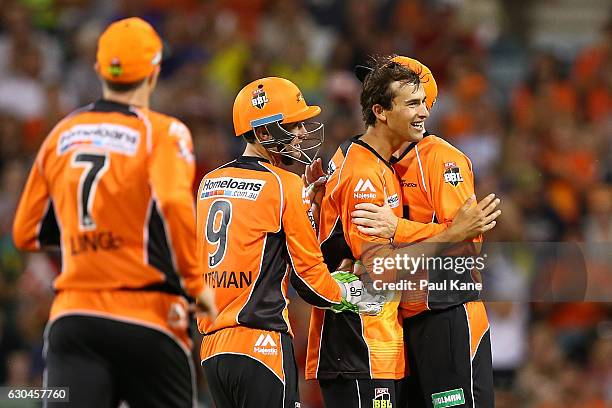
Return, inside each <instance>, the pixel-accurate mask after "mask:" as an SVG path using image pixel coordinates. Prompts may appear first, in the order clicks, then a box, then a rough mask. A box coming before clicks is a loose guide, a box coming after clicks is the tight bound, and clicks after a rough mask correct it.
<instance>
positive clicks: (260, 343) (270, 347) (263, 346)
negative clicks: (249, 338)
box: [253, 333, 278, 355]
mask: <svg viewBox="0 0 612 408" xmlns="http://www.w3.org/2000/svg"><path fill="white" fill-rule="evenodd" d="M253 352H254V353H261V354H266V355H276V354H278V349H277V348H276V343H275V342H274V339H273V338H272V336H271V335H270V334H269V333H268V334H263V333H261V334H260V335H259V338H258V339H257V341H256V342H255V346H254V347H253Z"/></svg>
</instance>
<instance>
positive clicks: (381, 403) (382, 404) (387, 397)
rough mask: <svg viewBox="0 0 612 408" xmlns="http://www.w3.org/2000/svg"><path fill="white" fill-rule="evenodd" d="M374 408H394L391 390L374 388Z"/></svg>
mask: <svg viewBox="0 0 612 408" xmlns="http://www.w3.org/2000/svg"><path fill="white" fill-rule="evenodd" d="M372 408H393V403H392V402H391V393H390V392H389V388H374V399H373V400H372Z"/></svg>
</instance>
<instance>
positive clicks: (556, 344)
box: [0, 0, 612, 408]
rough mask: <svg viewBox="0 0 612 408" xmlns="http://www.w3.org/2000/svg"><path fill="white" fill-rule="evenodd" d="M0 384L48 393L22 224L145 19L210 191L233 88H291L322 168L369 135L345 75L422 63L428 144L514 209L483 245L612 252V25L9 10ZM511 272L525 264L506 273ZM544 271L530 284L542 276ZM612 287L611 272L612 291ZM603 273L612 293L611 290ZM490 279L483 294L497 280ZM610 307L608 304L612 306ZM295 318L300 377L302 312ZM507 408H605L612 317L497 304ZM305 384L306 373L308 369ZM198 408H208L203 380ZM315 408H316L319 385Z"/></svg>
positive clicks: (598, 21)
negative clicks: (111, 33) (103, 66)
mask: <svg viewBox="0 0 612 408" xmlns="http://www.w3.org/2000/svg"><path fill="white" fill-rule="evenodd" d="M0 6H1V8H0V10H1V11H0V305H1V308H0V384H4V385H9V386H37V385H40V384H41V381H42V369H43V360H42V356H41V351H42V333H43V329H44V325H45V322H46V319H47V314H48V309H49V305H50V302H51V300H52V296H53V294H52V291H51V286H50V284H51V281H52V279H53V278H54V276H55V275H56V274H57V273H58V262H57V258H54V257H53V256H48V255H44V254H30V255H24V254H20V253H19V252H17V251H16V249H15V248H14V246H13V244H12V241H11V225H12V219H13V215H14V211H15V206H16V204H17V200H18V198H19V194H20V191H21V189H22V187H23V185H24V182H25V178H26V177H27V172H28V170H29V167H30V165H31V163H32V159H33V157H34V155H35V153H36V150H37V148H38V146H39V145H40V143H41V141H42V139H43V138H44V136H45V134H46V132H48V131H49V130H50V128H51V127H52V126H53V124H54V123H56V122H57V121H58V120H59V119H60V118H61V117H62V116H63V115H65V114H67V113H68V112H70V111H71V110H72V109H74V108H75V107H77V106H79V105H83V104H85V103H87V102H89V101H91V100H94V99H96V98H98V97H99V95H100V90H99V89H100V86H99V83H98V81H97V79H96V76H95V74H94V71H93V69H92V64H93V63H94V57H95V49H96V40H97V36H98V35H99V34H100V32H101V31H102V29H103V28H104V26H105V25H106V24H107V23H108V22H110V21H112V20H115V19H117V18H120V17H125V16H133V15H136V16H141V17H144V18H145V19H147V20H148V21H149V22H151V23H152V24H153V25H154V26H155V27H156V28H157V30H158V31H159V32H160V33H161V36H162V37H163V39H164V41H165V46H166V51H165V59H164V62H163V70H162V78H161V81H160V83H159V86H158V90H157V92H156V93H155V95H154V98H153V105H152V106H153V108H154V109H157V110H159V111H161V112H164V113H168V114H171V115H175V116H177V117H179V118H180V119H182V120H183V121H185V123H186V124H187V125H188V126H189V127H190V128H191V131H192V133H193V138H194V142H195V146H196V156H197V168H198V176H197V177H198V180H199V178H200V177H201V176H202V175H203V174H204V173H205V172H206V171H207V170H210V169H213V168H215V167H217V166H218V165H219V164H221V163H223V162H226V161H228V160H230V159H231V158H232V157H233V156H234V155H236V154H237V153H238V152H240V150H241V147H242V146H241V143H240V141H239V140H237V139H236V138H234V137H233V133H232V132H233V129H232V126H231V123H232V122H231V106H232V102H233V98H234V96H235V94H236V93H237V91H238V90H239V89H240V87H241V86H242V85H243V84H245V83H247V82H249V81H251V80H253V79H256V78H258V77H262V76H270V75H278V76H283V77H286V78H289V79H291V80H292V81H294V82H296V83H297V84H298V85H299V86H300V88H301V89H302V90H303V92H304V94H305V97H306V99H307V100H308V102H309V103H311V104H313V103H318V104H320V105H321V106H322V107H323V114H322V121H323V122H324V123H325V128H326V129H325V130H326V131H325V133H326V140H325V145H324V146H325V147H324V150H323V151H322V155H323V156H324V157H329V155H330V154H331V153H332V152H333V151H334V150H335V148H336V147H337V145H338V144H339V143H340V142H341V141H342V140H343V139H345V138H347V137H349V136H352V135H354V134H357V133H359V132H361V130H362V124H361V118H360V111H359V103H358V100H359V88H360V84H359V83H358V82H357V81H356V79H355V78H354V76H353V74H352V67H353V66H354V65H355V64H357V63H363V62H365V61H366V60H367V56H368V55H370V54H372V53H378V54H389V53H398V54H402V55H407V56H411V57H414V58H417V59H419V60H421V61H422V62H424V63H425V64H426V65H428V66H429V67H430V68H431V70H432V71H433V73H434V75H435V78H436V79H437V82H438V86H439V88H440V96H439V98H438V102H437V104H436V105H435V107H434V109H433V112H432V115H431V117H430V119H429V120H428V126H427V129H428V130H429V131H430V132H432V133H435V134H438V135H440V136H442V137H444V138H446V139H447V140H449V141H450V142H451V143H453V144H455V145H456V146H458V147H459V148H460V149H462V150H463V151H464V152H465V153H467V154H468V156H470V157H471V159H472V161H473V163H474V167H475V174H476V180H477V193H479V194H480V195H482V194H484V193H487V192H491V191H494V192H496V193H498V195H500V196H501V197H502V198H503V207H502V208H503V216H502V220H501V222H500V224H499V226H498V227H497V228H496V229H495V231H494V232H493V233H491V234H489V235H488V236H487V240H489V241H551V242H561V241H570V242H571V241H578V242H585V243H587V244H588V243H596V242H599V243H604V248H606V247H607V248H608V250H609V248H610V242H612V187H611V184H610V183H612V170H611V166H610V165H611V164H612V143H611V141H612V109H611V105H612V99H611V98H612V14H611V12H612V7H611V6H610V3H609V2H607V1H605V0H543V1H536V0H514V1H513V0H505V1H502V0H498V1H493V0H490V1H487V0H445V1H442V0H437V1H432V0H430V1H425V0H404V1H402V0H276V1H273V0H242V1H241V0H230V1H214V0H209V1H198V0H180V1H179V0H174V1H170V0H113V1H106V0H97V1H96V0H91V1H86V0H56V1H54V0H21V1H15V0H13V1H9V0H0ZM513 257H523V258H521V259H513ZM497 261H498V262H496V263H495V265H494V266H493V268H492V269H493V270H494V272H495V276H496V277H497V278H496V282H497V283H498V284H497V285H496V287H497V290H500V291H502V292H503V291H504V290H506V291H508V290H509V291H520V290H523V289H524V288H525V287H526V286H525V285H528V284H529V281H530V279H532V278H533V276H534V275H537V274H538V273H540V272H541V271H539V270H538V269H537V268H533V267H532V264H530V262H529V261H530V260H529V259H528V257H526V258H525V257H524V254H510V255H508V259H499V260H497ZM530 265H531V266H530ZM610 272H611V271H610V270H609V269H608V270H604V281H603V283H604V285H607V286H606V289H607V290H609V287H610V286H609V285H610V281H611V279H610ZM605 274H607V276H606V275H605ZM485 279H486V278H485ZM609 293H610V292H609V291H608V294H609ZM294 300H295V302H294V303H293V305H292V314H293V324H294V331H295V332H296V333H297V335H296V339H295V345H296V351H297V353H298V360H299V361H300V364H301V365H302V367H303V360H304V354H305V348H306V333H307V330H308V320H309V308H308V307H307V306H306V305H305V304H304V303H303V302H302V301H301V300H297V299H296V297H295V296H294ZM487 307H488V311H489V314H490V318H491V326H492V329H491V330H492V343H493V363H494V368H495V380H496V387H497V400H498V407H502V408H503V407H534V408H545V407H546V408H547V407H561V406H563V407H604V406H610V404H612V321H611V319H610V317H611V311H612V309H611V307H610V304H609V303H543V302H538V303H528V302H520V303H518V302H516V303H508V302H505V303H504V302H495V303H490V304H489V305H488V306H487ZM301 374H302V377H303V370H302V373H301ZM199 383H200V400H201V403H202V404H203V406H209V404H210V401H209V398H208V395H207V392H206V386H205V380H204V379H202V378H200V382H199ZM301 392H302V400H303V403H304V404H303V405H304V406H306V407H318V406H320V402H319V397H318V390H317V387H316V385H315V384H307V383H304V382H303V383H302V384H301Z"/></svg>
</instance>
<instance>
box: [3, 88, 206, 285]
mask: <svg viewBox="0 0 612 408" xmlns="http://www.w3.org/2000/svg"><path fill="white" fill-rule="evenodd" d="M193 177H194V162H193V155H192V142H191V135H190V133H189V130H188V129H187V127H186V126H185V125H183V124H182V123H181V122H179V121H178V120H176V119H174V118H171V117H168V116H165V115H162V114H160V113H156V112H153V111H149V110H146V109H138V108H135V107H133V106H128V105H123V104H119V103H115V102H110V101H105V100H101V101H98V102H96V103H93V104H91V105H88V106H86V107H84V108H82V109H80V110H78V111H76V112H74V113H73V114H71V115H69V116H68V117H66V118H65V119H64V120H62V121H61V122H60V123H59V124H58V125H57V126H56V127H55V128H54V129H53V130H52V131H51V133H50V134H49V136H48V137H47V138H46V139H45V141H44V143H43V145H42V146H41V148H40V150H39V152H38V155H37V157H36V160H35V162H34V165H33V166H32V170H31V172H30V176H29V179H28V182H27V184H26V186H25V189H24V192H23V195H22V198H21V201H20V203H19V207H18V209H17V213H16V215H15V222H14V227H13V237H14V241H15V244H16V245H17V247H19V248H21V249H25V250H40V249H46V248H49V247H51V248H53V247H55V248H57V247H60V248H61V252H62V273H61V275H60V276H59V277H58V278H57V279H56V281H55V288H56V290H58V291H62V290H67V289H70V290H117V289H143V290H155V291H160V292H166V293H171V294H184V293H185V291H186V292H187V293H188V294H190V295H192V296H195V295H197V294H198V293H199V292H200V291H201V290H202V288H203V282H202V279H201V272H200V270H199V269H198V265H197V262H196V252H195V243H194V234H195V214H194V205H193V197H192V193H191V191H192V190H191V185H192V181H193ZM179 272H180V275H179Z"/></svg>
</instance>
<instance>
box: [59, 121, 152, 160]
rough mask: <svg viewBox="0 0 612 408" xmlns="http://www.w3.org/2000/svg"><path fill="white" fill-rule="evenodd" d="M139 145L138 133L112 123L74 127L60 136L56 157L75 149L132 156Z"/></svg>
mask: <svg viewBox="0 0 612 408" xmlns="http://www.w3.org/2000/svg"><path fill="white" fill-rule="evenodd" d="M139 144H140V133H139V132H138V131H136V130H134V129H132V128H130V127H127V126H122V125H116V124H112V123H97V124H88V125H75V126H73V127H71V128H70V129H68V130H66V131H64V132H62V133H61V134H60V136H59V138H58V141H57V155H58V156H61V155H62V154H65V153H67V152H69V151H71V150H74V149H77V148H87V147H93V148H99V149H103V150H106V151H109V152H113V153H120V154H125V155H128V156H133V155H135V154H136V152H137V151H138V145H139Z"/></svg>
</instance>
